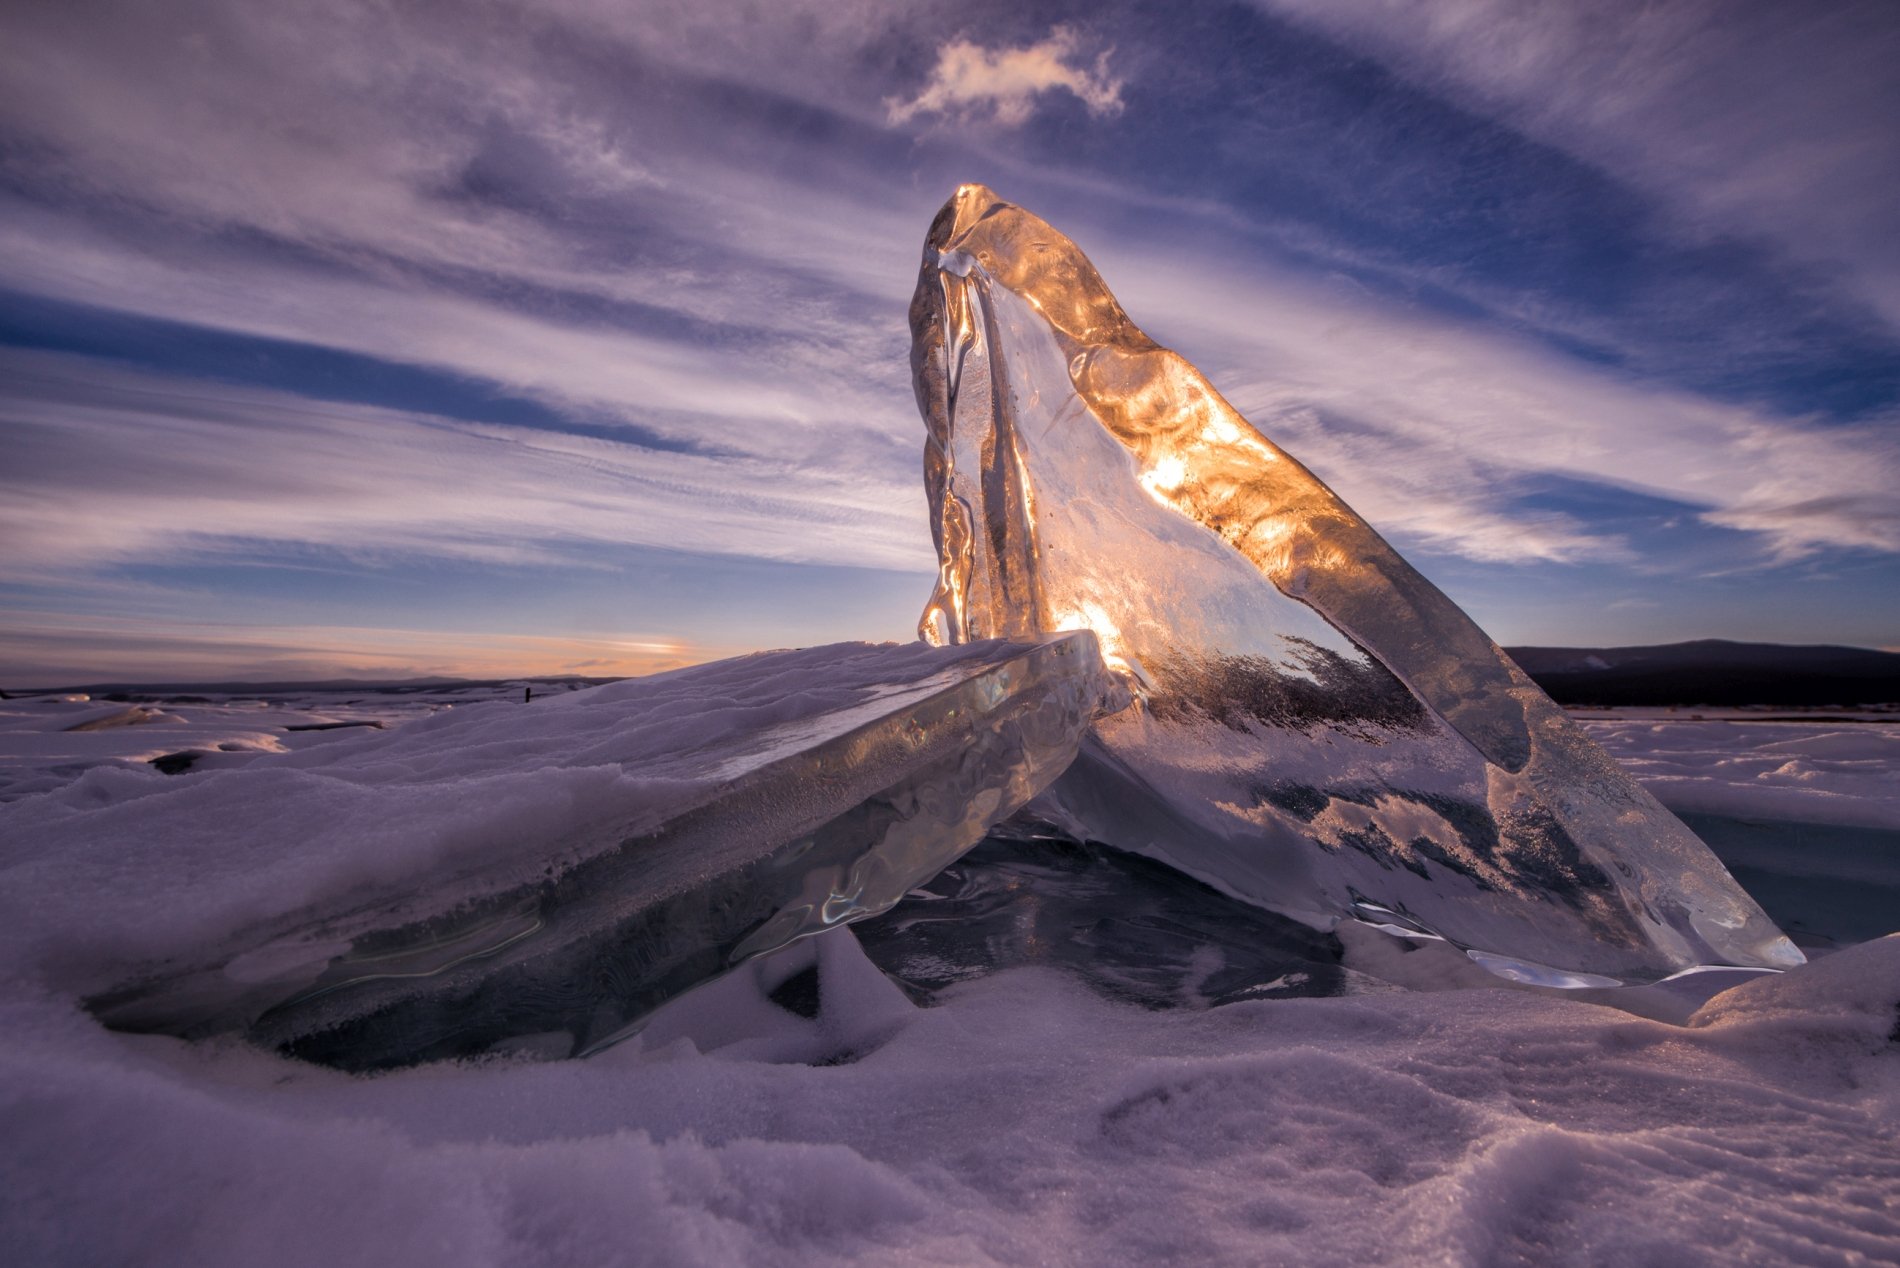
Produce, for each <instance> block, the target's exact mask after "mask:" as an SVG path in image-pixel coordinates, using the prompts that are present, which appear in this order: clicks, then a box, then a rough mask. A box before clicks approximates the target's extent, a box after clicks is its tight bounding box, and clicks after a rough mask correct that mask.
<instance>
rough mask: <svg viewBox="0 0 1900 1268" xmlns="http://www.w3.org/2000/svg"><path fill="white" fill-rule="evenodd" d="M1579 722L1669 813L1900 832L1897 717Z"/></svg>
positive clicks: (1583, 719) (1589, 717)
mask: <svg viewBox="0 0 1900 1268" xmlns="http://www.w3.org/2000/svg"><path fill="white" fill-rule="evenodd" d="M1641 712H1643V713H1651V712H1652V711H1641ZM1579 721H1581V722H1582V723H1583V726H1584V729H1585V730H1586V731H1588V732H1589V735H1590V738H1591V739H1593V740H1595V741H1596V742H1597V743H1598V744H1600V745H1601V746H1603V747H1604V748H1605V749H1607V750H1608V751H1609V753H1610V755H1611V756H1612V757H1614V758H1616V759H1617V761H1618V762H1620V763H1621V764H1622V765H1623V766H1624V768H1625V769H1627V770H1629V771H1630V772H1631V773H1632V774H1634V775H1635V776H1636V777H1637V778H1638V779H1639V780H1640V781H1641V782H1642V784H1643V786H1644V787H1645V788H1647V789H1649V791H1650V792H1651V793H1652V794H1654V795H1655V797H1656V799H1657V800H1658V801H1660V802H1662V803H1663V804H1664V805H1665V806H1668V807H1669V808H1670V809H1671V810H1675V811H1679V812H1680V811H1693V812H1701V813H1705V814H1717V815H1728V816H1734V817H1749V816H1752V817H1757V818H1764V819H1782V820H1788V821H1792V822H1801V823H1831V824H1840V825H1844V826H1850V827H1867V828H1900V721H1894V722H1886V723H1878V722H1856V723H1848V724H1843V723H1839V722H1833V721H1829V720H1827V719H1826V718H1825V717H1823V718H1820V719H1818V720H1816V721H1812V722H1808V721H1802V722H1767V721H1751V720H1743V719H1742V718H1737V717H1727V718H1690V719H1670V718H1657V717H1654V716H1639V717H1600V716H1594V715H1591V714H1584V715H1582V716H1581V717H1580V718H1579Z"/></svg>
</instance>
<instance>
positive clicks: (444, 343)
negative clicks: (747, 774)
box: [0, 0, 1900, 686]
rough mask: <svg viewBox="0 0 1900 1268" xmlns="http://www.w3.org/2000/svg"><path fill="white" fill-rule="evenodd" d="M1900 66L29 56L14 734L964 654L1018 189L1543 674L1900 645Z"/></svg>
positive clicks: (1816, 38)
mask: <svg viewBox="0 0 1900 1268" xmlns="http://www.w3.org/2000/svg"><path fill="white" fill-rule="evenodd" d="M1897 118H1900V9H1896V8H1895V7H1894V6H1893V5H1891V4H1889V3H1883V2H1881V0H1874V2H1872V3H1861V4H1847V3H1829V2H1827V0H1813V2H1807V3H1802V4H1789V3H1785V2H1783V0H1765V2H1760V3H1758V2H1755V0H1569V2H1566V0H1544V2H1543V3H1536V4H1526V3H1521V2H1519V0H1407V2H1405V3H1399V2H1398V0H1259V2H1258V3H1254V4H1200V3H1191V2H1183V3H1180V4H1175V5H1166V6H1159V5H1143V4H1134V3H1117V2H1115V0H1091V2H1090V3H1074V4H1070V3H1025V2H1023V0H1011V2H1008V3H991V2H988V0H970V2H966V3H962V4H958V5H940V6H925V5H918V4H902V3H871V2H866V0H758V2H756V3H752V2H746V3H738V2H725V0H680V2H677V3H675V2H671V0H654V2H652V3H648V2H646V0H537V2H536V3H523V4H515V3H482V2H479V0H468V2H463V3H455V4H441V3H427V2H420V0H416V2H406V0H379V2H375V3H367V2H363V3H359V2H356V0H307V2H304V3H299V4H295V5H267V4H257V3H250V2H247V0H171V2H169V3H152V2H149V0H144V2H132V0H128V2H125V3H118V2H115V0H79V2H76V3H75V2H72V0H21V2H20V3H15V4H9V5H7V6H6V7H5V9H4V12H0V686H31V685H52V684H71V683H79V682H92V681H104V680H111V681H146V682H157V681H222V680H232V679H253V680H255V679H266V678H270V679H287V678H328V677H351V678H390V677H414V676H423V675H453V676H470V677H493V676H514V675H519V674H529V673H535V674H562V673H578V674H591V675H609V674H623V673H638V672H647V671H651V670H655V669H662V668H667V667H670V666H673V665H678V664H684V663H689V662H693V661H698V660H704V659H709V658H712V657H717V656H724V655H731V654H735V653H738V652H743V651H748V650H752V649H756V648H766V647H785V646H803V645H809V644H813V643H820V642H828V641H833V640H840V639H873V640H883V639H899V640H901V639H908V638H911V637H913V636H914V628H915V626H914V623H915V620H916V617H917V614H918V611H919V610H920V609H921V607H922V605H923V602H924V599H925V597H926V595H927V593H928V591H929V586H930V579H931V574H932V572H933V568H934V556H933V554H932V549H931V545H930V537H929V532H928V527H927V523H926V519H925V509H924V502H923V492H922V482H921V467H922V456H921V455H922V443H923V429H922V424H921V423H920V421H919V420H918V417H917V412H916V407H915V404H914V401H913V398H912V395H911V389H910V385H909V374H908V367H907V349H908V331H907V326H906V322H905V310H906V306H907V304H908V300H909V296H910V291H911V288H912V286H913V285H914V284H915V280H916V270H917V257H918V251H919V247H920V245H921V242H922V239H923V235H924V231H925V229H926V228H927V227H928V225H929V223H930V220H931V217H932V215H933V214H934V213H935V211H936V209H937V207H938V206H939V205H940V204H941V203H942V202H943V201H944V199H945V198H947V197H948V196H949V195H950V194H951V193H952V192H953V191H954V190H955V188H956V186H957V185H958V184H960V183H962V182H966V181H980V182H983V183H985V184H988V185H990V186H991V187H993V188H994V189H996V190H997V191H998V192H999V193H1000V194H1001V195H1002V196H1003V197H1005V198H1007V199H1009V200H1011V201H1013V202H1017V203H1020V204H1021V205H1023V206H1025V207H1028V208H1029V209H1031V210H1032V211H1035V212H1036V213H1037V214H1039V215H1041V216H1043V217H1044V218H1045V219H1047V220H1049V221H1050V222H1051V223H1053V224H1054V225H1056V226H1057V227H1058V228H1060V229H1062V230H1063V231H1064V232H1065V233H1067V234H1068V235H1069V236H1070V237H1072V238H1073V239H1074V240H1075V241H1076V242H1077V243H1078V244H1079V245H1080V246H1081V247H1082V248H1083V249H1084V250H1085V251H1086V252H1087V253H1088V254H1089V256H1090V258H1091V259H1092V260H1093V261H1094V262H1095V263H1096V265H1097V266H1098V268H1100V270H1101V272H1102V274H1103V276H1104V277H1105V279H1106V280H1107V281H1108V283H1109V285H1110V287H1111V288H1113V289H1114V291H1115V292H1116V294H1117V296H1118V297H1119V298H1120V299H1121V300H1122V302H1123V304H1124V306H1125V307H1126V308H1127V309H1128V311H1129V313H1130V315H1131V316H1132V317H1133V318H1134V320H1135V321H1136V322H1137V323H1139V324H1140V325H1141V326H1142V327H1143V328H1144V329H1145V330H1147V331H1148V333H1149V334H1151V335H1153V336H1154V337H1155V338H1156V339H1157V340H1159V341H1160V342H1162V343H1164V344H1166V345H1168V346H1170V347H1173V348H1175V349H1176V350H1177V351H1179V352H1181V353H1182V354H1183V355H1185V356H1186V357H1188V359H1189V360H1191V361H1193V362H1194V363H1195V364H1196V365H1198V366H1200V368H1201V369H1202V370H1203V371H1204V372H1206V373H1207V375H1208V376H1209V378H1210V379H1212V381H1213V382H1214V384H1215V385H1216V386H1217V387H1218V388H1220V389H1221V391H1222V392H1223V394H1224V395H1226V396H1227V397H1228V399H1229V400H1230V401H1232V402H1233V404H1234V405H1235V406H1236V407H1237V408H1239V409H1240V410H1241V411H1242V412H1243V413H1244V414H1246V415H1247V416H1248V417H1249V418H1250V419H1251V420H1252V421H1253V422H1254V423H1255V424H1256V425H1257V426H1259V427H1260V428H1261V429H1262V430H1263V431H1264V432H1266V433H1267V435H1269V436H1270V437H1272V438H1273V439H1274V440H1275V441H1276V442H1278V443H1279V444H1281V445H1282V446H1283V447H1284V448H1286V449H1287V450H1288V451H1290V452H1291V453H1293V454H1294V455H1295V456H1296V457H1298V458H1299V459H1300V460H1301V461H1303V462H1304V463H1305V464H1306V465H1307V466H1309V467H1311V468H1312V469H1313V470H1314V471H1315V472H1316V473H1317V474H1318V475H1319V476H1320V477H1321V478H1322V479H1324V480H1326V481H1327V482H1328V483H1329V484H1331V485H1332V486H1333V488H1334V489H1335V490H1336V491H1338V492H1339V493H1340V494H1341V496H1343V497H1344V498H1345V499H1346V500H1347V501H1348V502H1349V503H1351V504H1352V505H1353V506H1354V507H1355V508H1356V509H1357V510H1358V511H1359V512H1360V513H1361V514H1362V515H1364V516H1365V517H1366V518H1367V519H1368V520H1369V521H1370V522H1371V523H1372V524H1373V525H1374V526H1375V527H1376V528H1378V529H1379V530H1380V531H1381V532H1382V533H1383V534H1384V535H1385V536H1386V537H1387V538H1388V539H1390V540H1391V541H1392V542H1393V543H1394V545H1396V546H1397V547H1398V548H1399V550H1400V551H1401V552H1403V553H1404V554H1405V555H1406V556H1407V558H1409V559H1410V560H1411V561H1412V562H1413V563H1414V564H1415V565H1416V566H1418V567H1419V568H1420V569H1421V570H1422V571H1423V572H1424V573H1425V574H1426V575H1427V576H1429V577H1430V578H1432V579H1433V580H1434V581H1435V582H1437V583H1438V584H1439V585H1440V586H1441V587H1442V588H1443V589H1445V590H1446V591H1447V593H1449V594H1450V595H1451V596H1452V598H1453V599H1455V600H1456V601H1458V602H1459V603H1460V604H1461V605H1463V606H1464V607H1465V609H1466V610H1467V611H1468V612H1470V613H1471V614H1472V616H1473V617H1475V618H1476V619H1477V620H1478V622H1479V624H1481V625H1482V626H1484V627H1485V629H1486V630H1487V631H1488V632H1489V633H1490V634H1491V635H1492V636H1493V637H1494V638H1495V639H1497V640H1498V641H1499V642H1502V643H1505V644H1526V643H1529V644H1545V645H1562V646H1611V645H1623V644H1632V643H1652V642H1667V641H1674V640H1678V639H1687V638H1698V637H1724V638H1737V639H1750V640H1766V641H1780V642H1805V643H1847V644H1856V645H1863V646H1876V647H1893V648H1900V230H1896V229H1895V227H1894V226H1895V213H1894V207H1895V206H1896V205H1900V128H1896V127H1895V126H1894V125H1893V122H1892V121H1893V120H1894V119H1897Z"/></svg>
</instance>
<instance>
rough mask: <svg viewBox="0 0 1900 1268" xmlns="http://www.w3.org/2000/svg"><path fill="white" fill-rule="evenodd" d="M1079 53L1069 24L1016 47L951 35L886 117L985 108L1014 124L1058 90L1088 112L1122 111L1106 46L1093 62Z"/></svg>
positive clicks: (890, 104)
mask: <svg viewBox="0 0 1900 1268" xmlns="http://www.w3.org/2000/svg"><path fill="white" fill-rule="evenodd" d="M1080 54H1081V45H1080V40H1079V38H1078V37H1077V35H1076V32H1075V29H1074V28H1073V27H1068V26H1058V27H1054V28H1052V29H1051V30H1050V32H1049V34H1048V36H1047V38H1045V39H1042V40H1040V41H1038V42H1037V43H1034V44H1029V45H1024V46H1023V47H1020V48H997V49H986V48H982V47H980V46H978V45H976V44H973V43H971V42H970V41H969V40H967V39H957V40H952V41H950V42H949V43H947V44H945V45H944V46H943V47H942V48H941V49H940V50H938V53H937V64H936V67H935V68H934V69H933V70H932V71H931V72H930V80H929V82H928V83H926V84H925V85H924V87H923V90H922V91H921V92H919V93H918V94H917V96H915V97H913V98H911V99H910V100H908V101H906V100H903V99H901V98H897V97H892V98H889V99H888V100H887V101H886V102H885V105H886V107H887V108H888V111H889V116H888V117H889V119H890V122H891V123H892V124H901V123H908V122H910V121H911V120H912V119H914V118H916V117H917V116H918V115H920V114H935V115H945V116H950V117H972V116H973V117H978V118H980V117H982V116H984V115H986V114H987V115H988V116H989V117H990V118H992V119H994V120H995V121H996V122H998V123H1000V124H1003V125H1004V126H1006V127H1015V126H1017V125H1019V124H1022V123H1026V122H1027V121H1028V120H1029V116H1030V115H1031V114H1033V113H1034V112H1035V109H1036V105H1037V102H1038V101H1039V100H1040V99H1041V98H1042V97H1044V96H1045V95H1047V94H1048V93H1051V92H1056V91H1062V92H1067V93H1069V94H1070V95H1072V96H1074V97H1075V98H1076V99H1077V100H1078V101H1080V102H1081V103H1082V104H1083V105H1084V106H1086V107H1088V111H1089V113H1090V114H1093V115H1113V114H1118V113H1120V111H1121V108H1122V81H1121V80H1120V79H1117V78H1115V77H1114V76H1112V75H1110V74H1109V70H1108V59H1109V52H1108V51H1106V50H1105V51H1103V52H1101V53H1099V54H1097V55H1096V57H1095V60H1094V62H1093V64H1092V65H1090V64H1084V63H1082V62H1081V61H1080Z"/></svg>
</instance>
